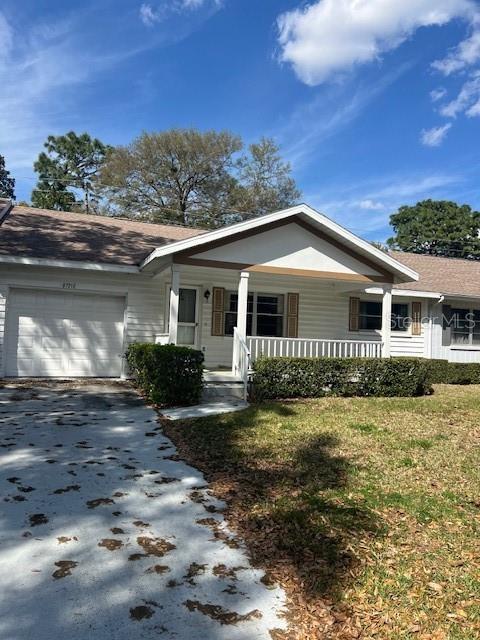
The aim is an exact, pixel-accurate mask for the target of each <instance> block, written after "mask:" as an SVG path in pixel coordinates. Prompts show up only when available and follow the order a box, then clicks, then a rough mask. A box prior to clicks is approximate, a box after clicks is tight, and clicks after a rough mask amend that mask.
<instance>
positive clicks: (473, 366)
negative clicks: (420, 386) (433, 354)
mask: <svg viewBox="0 0 480 640" xmlns="http://www.w3.org/2000/svg"><path fill="white" fill-rule="evenodd" d="M428 366H429V371H430V374H429V376H430V377H429V380H430V382H431V384H480V363H478V362H468V363H463V362H447V360H429V362H428Z"/></svg>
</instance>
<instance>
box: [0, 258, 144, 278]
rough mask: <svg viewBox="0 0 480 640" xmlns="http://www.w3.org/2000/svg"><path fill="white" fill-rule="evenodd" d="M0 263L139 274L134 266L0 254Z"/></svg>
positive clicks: (138, 270) (137, 268)
mask: <svg viewBox="0 0 480 640" xmlns="http://www.w3.org/2000/svg"><path fill="white" fill-rule="evenodd" d="M0 263H2V264H12V265H28V266H32V267H56V268H60V269H82V270H87V271H105V272H110V273H140V269H139V267H137V266H136V265H127V264H111V263H102V262H87V261H84V260H78V261H77V260H51V259H49V258H27V257H21V256H18V257H17V256H9V255H2V254H0Z"/></svg>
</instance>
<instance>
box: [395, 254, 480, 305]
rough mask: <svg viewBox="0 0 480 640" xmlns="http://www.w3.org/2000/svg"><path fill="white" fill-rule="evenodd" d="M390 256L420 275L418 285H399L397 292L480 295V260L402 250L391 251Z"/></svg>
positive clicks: (408, 283)
mask: <svg viewBox="0 0 480 640" xmlns="http://www.w3.org/2000/svg"><path fill="white" fill-rule="evenodd" d="M391 255H392V257H394V258H395V259H396V260H398V261H399V262H401V263H402V264H404V265H406V266H407V267H410V268H411V269H414V271H416V272H417V273H418V274H419V276H420V278H419V280H418V281H417V282H405V283H403V284H398V285H395V289H410V290H413V291H431V292H435V293H442V294H445V295H453V296H454V295H459V296H480V260H464V259H460V258H440V257H437V256H427V255H421V254H418V253H403V252H401V251H392V252H391Z"/></svg>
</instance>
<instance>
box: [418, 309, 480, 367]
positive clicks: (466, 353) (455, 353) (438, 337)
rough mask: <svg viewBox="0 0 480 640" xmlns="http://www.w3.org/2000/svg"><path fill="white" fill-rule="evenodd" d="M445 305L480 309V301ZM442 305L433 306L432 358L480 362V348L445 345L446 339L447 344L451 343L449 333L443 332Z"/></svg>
mask: <svg viewBox="0 0 480 640" xmlns="http://www.w3.org/2000/svg"><path fill="white" fill-rule="evenodd" d="M444 304H449V305H451V306H452V307H459V308H466V309H468V308H470V309H479V308H480V305H479V304H478V300H476V301H472V302H468V301H465V300H463V301H461V302H459V301H456V302H455V301H453V300H445V302H444ZM442 307H443V305H442V304H436V305H434V304H433V303H432V305H431V312H430V313H431V316H432V328H433V335H432V358H437V359H440V360H448V361H449V362H480V347H478V346H477V347H473V346H472V347H467V348H463V349H462V348H461V347H458V346H455V345H453V346H450V345H449V344H443V342H444V339H445V338H446V342H447V343H448V342H449V336H448V331H447V332H444V331H443V326H442V311H443V309H442Z"/></svg>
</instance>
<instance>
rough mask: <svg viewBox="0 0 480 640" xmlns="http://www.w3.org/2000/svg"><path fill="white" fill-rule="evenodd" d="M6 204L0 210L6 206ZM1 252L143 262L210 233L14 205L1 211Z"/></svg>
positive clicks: (56, 257)
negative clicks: (153, 253) (161, 249)
mask: <svg viewBox="0 0 480 640" xmlns="http://www.w3.org/2000/svg"><path fill="white" fill-rule="evenodd" d="M2 204H5V203H4V202H1V203H0V210H1V209H2V206H1V205H2ZM0 225H1V226H0V254H3V255H13V256H16V257H28V258H47V259H52V260H79V261H86V262H99V263H110V264H123V265H138V264H140V263H141V262H142V260H143V259H144V258H146V257H147V256H148V255H149V253H151V251H153V249H155V248H157V247H161V246H162V245H165V244H168V243H171V242H175V241H176V240H184V239H185V238H191V237H192V236H195V235H199V234H201V233H205V231H203V230H201V229H192V228H186V227H180V226H174V225H166V224H151V223H147V222H135V221H132V220H123V219H119V218H112V217H107V216H93V215H87V214H82V213H70V212H64V211H49V210H46V209H34V208H31V207H21V206H19V207H13V208H12V209H11V211H10V213H8V214H7V215H6V216H5V217H4V218H3V221H2V219H1V216H0Z"/></svg>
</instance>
